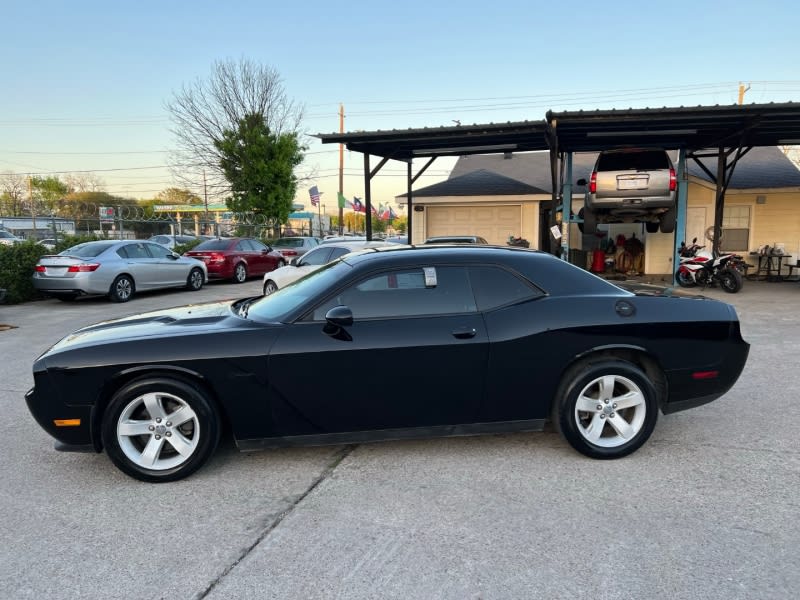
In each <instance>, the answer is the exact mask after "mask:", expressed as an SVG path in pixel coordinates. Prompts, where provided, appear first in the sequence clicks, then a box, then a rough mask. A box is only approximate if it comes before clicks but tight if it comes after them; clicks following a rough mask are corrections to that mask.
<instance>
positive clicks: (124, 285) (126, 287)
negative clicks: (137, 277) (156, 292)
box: [108, 275, 136, 302]
mask: <svg viewBox="0 0 800 600" xmlns="http://www.w3.org/2000/svg"><path fill="white" fill-rule="evenodd" d="M135 292H136V285H135V284H134V282H133V279H132V278H131V277H130V276H128V275H119V276H117V278H116V279H115V280H114V283H112V284H111V289H110V290H109V292H108V295H109V297H110V298H111V299H112V300H113V301H114V302H127V301H128V300H130V299H131V298H133V294H134V293H135Z"/></svg>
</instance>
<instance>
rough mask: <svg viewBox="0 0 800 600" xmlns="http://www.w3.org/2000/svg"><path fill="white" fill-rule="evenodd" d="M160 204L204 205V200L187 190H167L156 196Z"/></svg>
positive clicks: (173, 188) (172, 188)
mask: <svg viewBox="0 0 800 600" xmlns="http://www.w3.org/2000/svg"><path fill="white" fill-rule="evenodd" d="M156 200H158V201H159V202H158V204H202V203H203V200H202V199H201V198H200V196H198V195H197V194H195V193H194V192H191V191H190V190H187V189H182V188H175V187H171V188H167V189H165V190H163V191H161V192H159V193H158V195H157V196H156Z"/></svg>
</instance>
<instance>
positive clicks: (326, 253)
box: [298, 248, 331, 266]
mask: <svg viewBox="0 0 800 600" xmlns="http://www.w3.org/2000/svg"><path fill="white" fill-rule="evenodd" d="M330 255H331V249H330V248H315V249H314V250H310V251H308V252H307V253H306V254H305V255H304V256H303V257H302V258H301V259H300V260H299V261H298V262H299V263H300V265H301V266H302V265H314V266H319V265H324V264H327V263H328V262H330V258H329V257H330Z"/></svg>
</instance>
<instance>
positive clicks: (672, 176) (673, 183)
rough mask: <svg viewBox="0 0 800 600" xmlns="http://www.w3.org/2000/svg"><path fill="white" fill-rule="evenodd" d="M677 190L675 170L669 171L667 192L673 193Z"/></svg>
mask: <svg viewBox="0 0 800 600" xmlns="http://www.w3.org/2000/svg"><path fill="white" fill-rule="evenodd" d="M677 188H678V178H677V177H676V176H675V169H670V170H669V191H670V192H674V191H675V190H676V189H677Z"/></svg>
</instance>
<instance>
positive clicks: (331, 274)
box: [248, 261, 352, 321]
mask: <svg viewBox="0 0 800 600" xmlns="http://www.w3.org/2000/svg"><path fill="white" fill-rule="evenodd" d="M351 268H352V267H351V266H350V265H348V264H347V263H346V262H343V261H337V262H334V263H331V264H329V265H325V266H324V267H322V268H321V269H319V270H317V271H314V272H313V273H311V274H309V275H306V276H305V277H303V278H302V279H298V280H297V281H296V282H294V283H292V284H290V285H288V286H286V287H285V288H281V289H279V290H278V291H277V292H275V293H273V294H270V295H269V296H264V297H263V298H261V299H259V300H257V301H256V302H255V303H253V304H252V305H251V306H250V307H249V309H248V316H249V317H251V318H253V319H255V320H256V321H281V320H283V319H284V318H285V317H286V316H287V315H288V314H289V313H291V312H293V311H294V310H295V309H296V308H297V307H298V306H300V305H301V304H304V303H305V302H306V301H307V300H308V299H309V298H316V297H319V298H320V299H322V297H323V295H324V293H325V290H327V289H328V288H330V287H333V286H334V285H335V284H336V282H337V281H340V280H341V279H343V278H344V277H346V276H347V274H348V273H349V272H350V269H351Z"/></svg>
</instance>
